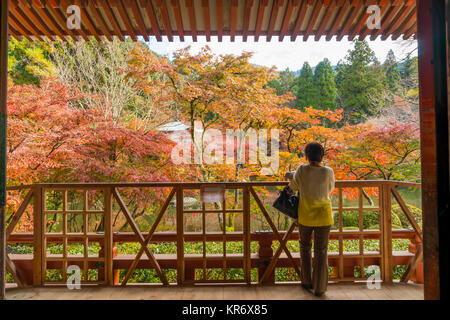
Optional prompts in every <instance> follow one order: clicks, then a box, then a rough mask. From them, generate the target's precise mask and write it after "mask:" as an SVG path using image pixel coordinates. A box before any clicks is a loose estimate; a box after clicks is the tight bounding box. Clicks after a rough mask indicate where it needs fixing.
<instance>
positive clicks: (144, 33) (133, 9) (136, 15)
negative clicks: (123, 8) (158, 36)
mask: <svg viewBox="0 0 450 320" xmlns="http://www.w3.org/2000/svg"><path fill="white" fill-rule="evenodd" d="M127 5H129V6H130V7H131V12H132V13H133V16H134V19H135V20H136V22H137V25H138V27H139V31H140V32H141V36H142V37H143V38H144V40H145V41H146V42H149V41H150V39H149V37H148V33H147V28H146V27H145V23H144V18H143V17H142V13H141V10H140V9H139V8H138V6H137V4H136V1H135V0H132V1H128V2H127Z"/></svg>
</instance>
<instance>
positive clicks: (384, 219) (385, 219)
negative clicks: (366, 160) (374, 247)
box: [380, 183, 392, 282]
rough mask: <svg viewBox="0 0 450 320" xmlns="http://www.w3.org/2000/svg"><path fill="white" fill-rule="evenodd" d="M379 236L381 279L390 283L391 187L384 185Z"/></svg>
mask: <svg viewBox="0 0 450 320" xmlns="http://www.w3.org/2000/svg"><path fill="white" fill-rule="evenodd" d="M380 190H381V234H382V235H381V236H382V241H381V242H382V246H383V248H382V250H383V255H382V262H381V264H382V266H383V267H382V268H381V272H382V273H383V274H382V279H383V281H384V282H392V213H391V210H392V202H391V185H390V184H388V183H384V184H383V185H382V186H381V188H380Z"/></svg>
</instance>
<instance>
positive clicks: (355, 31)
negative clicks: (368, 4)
mask: <svg viewBox="0 0 450 320" xmlns="http://www.w3.org/2000/svg"><path fill="white" fill-rule="evenodd" d="M362 8H363V11H362V13H361V18H360V19H359V21H358V19H357V20H356V25H355V27H354V28H353V30H352V31H350V34H349V35H348V40H349V41H353V39H355V37H356V36H357V35H358V34H359V33H360V32H361V30H362V29H363V28H364V26H366V25H367V19H368V18H369V17H370V13H368V12H367V10H365V9H366V8H365V6H364V5H363V6H362Z"/></svg>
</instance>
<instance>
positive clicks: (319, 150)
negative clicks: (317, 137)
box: [305, 142, 325, 162]
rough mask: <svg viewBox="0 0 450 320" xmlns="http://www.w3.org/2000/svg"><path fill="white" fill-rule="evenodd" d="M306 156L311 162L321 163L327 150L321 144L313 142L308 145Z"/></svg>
mask: <svg viewBox="0 0 450 320" xmlns="http://www.w3.org/2000/svg"><path fill="white" fill-rule="evenodd" d="M305 154H306V156H307V157H308V160H309V161H315V162H321V161H322V158H323V156H324V154H325V150H324V149H323V147H322V145H321V144H320V143H318V142H311V143H308V144H307V145H306V147H305Z"/></svg>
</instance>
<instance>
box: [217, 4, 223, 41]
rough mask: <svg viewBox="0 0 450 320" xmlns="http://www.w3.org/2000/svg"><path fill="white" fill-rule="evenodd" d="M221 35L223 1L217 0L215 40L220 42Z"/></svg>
mask: <svg viewBox="0 0 450 320" xmlns="http://www.w3.org/2000/svg"><path fill="white" fill-rule="evenodd" d="M222 36H223V2H222V0H217V40H219V42H222Z"/></svg>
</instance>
